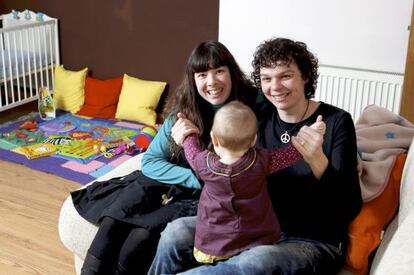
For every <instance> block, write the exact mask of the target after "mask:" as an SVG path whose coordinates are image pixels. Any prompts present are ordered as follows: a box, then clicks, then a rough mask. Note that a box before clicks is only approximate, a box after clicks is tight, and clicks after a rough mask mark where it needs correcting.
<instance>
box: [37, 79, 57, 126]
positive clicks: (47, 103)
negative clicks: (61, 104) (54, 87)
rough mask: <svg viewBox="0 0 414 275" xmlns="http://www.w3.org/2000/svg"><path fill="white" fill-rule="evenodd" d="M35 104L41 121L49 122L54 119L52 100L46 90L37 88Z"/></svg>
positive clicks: (54, 110) (54, 111) (54, 112)
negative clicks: (37, 95) (37, 93)
mask: <svg viewBox="0 0 414 275" xmlns="http://www.w3.org/2000/svg"><path fill="white" fill-rule="evenodd" d="M37 102H38V103H37V106H38V109H39V115H40V118H41V119H43V120H51V119H54V118H56V109H55V104H54V103H53V99H52V96H51V95H50V92H49V89H48V88H46V87H41V88H39V99H38V101H37Z"/></svg>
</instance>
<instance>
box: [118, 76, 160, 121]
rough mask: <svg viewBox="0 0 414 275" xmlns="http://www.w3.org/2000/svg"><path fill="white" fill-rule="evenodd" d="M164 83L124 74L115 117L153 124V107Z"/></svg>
mask: <svg viewBox="0 0 414 275" xmlns="http://www.w3.org/2000/svg"><path fill="white" fill-rule="evenodd" d="M166 85H167V83H166V82H159V81H148V80H141V79H138V78H135V77H131V76H128V75H127V74H125V75H124V80H123V84H122V90H121V94H120V96H119V102H118V107H117V109H116V114H115V117H116V118H117V119H126V120H131V121H136V122H140V123H145V124H149V125H154V124H155V122H156V117H157V113H156V112H155V108H156V107H157V105H158V101H159V100H160V97H161V94H162V92H163V91H164V89H165V86H166Z"/></svg>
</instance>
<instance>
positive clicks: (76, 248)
mask: <svg viewBox="0 0 414 275" xmlns="http://www.w3.org/2000/svg"><path fill="white" fill-rule="evenodd" d="M142 156H143V154H139V155H137V156H134V157H132V158H130V159H129V160H127V161H125V162H124V163H122V164H121V165H119V166H118V167H116V168H114V169H113V170H112V171H110V172H109V173H107V174H105V175H103V176H101V177H99V178H98V179H97V181H104V180H108V179H111V178H114V177H121V176H125V175H128V174H129V173H131V172H133V171H135V170H137V169H140V168H141V159H142ZM91 183H92V182H91ZM91 183H88V184H91ZM85 186H86V185H85ZM85 186H83V187H81V188H84V187H85ZM58 229H59V236H60V239H61V241H62V242H63V244H64V245H65V246H66V247H67V248H68V249H69V250H70V251H72V252H73V253H74V254H75V255H77V256H78V257H79V258H80V259H82V260H83V259H84V258H85V256H86V252H87V251H88V249H89V246H90V244H91V243H92V240H93V238H94V237H95V235H96V232H97V231H98V227H97V226H96V225H94V224H92V223H90V222H88V221H86V220H85V219H83V218H82V217H81V216H80V215H79V214H78V212H77V211H76V209H75V207H74V206H73V202H72V198H71V196H70V195H69V196H68V197H67V198H66V200H65V202H64V203H63V205H62V208H61V210H60V216H59V225H58Z"/></svg>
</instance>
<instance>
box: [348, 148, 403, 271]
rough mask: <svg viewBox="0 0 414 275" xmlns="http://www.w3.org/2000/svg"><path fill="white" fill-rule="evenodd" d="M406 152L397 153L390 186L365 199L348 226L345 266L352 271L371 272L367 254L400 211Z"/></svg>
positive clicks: (377, 243)
mask: <svg viewBox="0 0 414 275" xmlns="http://www.w3.org/2000/svg"><path fill="white" fill-rule="evenodd" d="M406 158H407V154H406V153H403V154H400V155H398V156H397V157H396V160H395V163H394V166H393V168H392V170H391V174H390V177H389V179H388V183H387V186H386V187H385V189H384V191H383V192H382V193H381V195H379V196H378V197H376V198H375V199H373V200H371V201H368V202H365V203H364V204H363V206H362V209H361V212H360V213H359V215H358V216H357V217H356V218H355V220H354V221H353V222H352V223H351V224H350V226H349V244H348V251H347V257H346V265H345V269H348V270H350V271H352V274H354V275H357V274H367V273H368V265H369V264H368V262H369V260H368V258H369V256H370V254H371V253H372V252H373V251H374V250H375V249H376V248H377V247H378V246H379V244H380V243H381V231H382V230H383V229H384V228H385V227H386V226H387V225H388V223H389V222H390V221H391V220H392V219H393V217H394V216H395V214H396V212H397V208H398V202H399V195H400V183H401V175H402V171H403V168H404V163H405V160H406Z"/></svg>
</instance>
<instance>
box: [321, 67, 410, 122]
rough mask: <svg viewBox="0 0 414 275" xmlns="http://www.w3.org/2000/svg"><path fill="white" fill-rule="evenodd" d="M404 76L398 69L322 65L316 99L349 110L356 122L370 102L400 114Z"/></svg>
mask: <svg viewBox="0 0 414 275" xmlns="http://www.w3.org/2000/svg"><path fill="white" fill-rule="evenodd" d="M403 80H404V75H403V74H399V73H390V72H380V71H372V70H362V69H355V68H344V67H337V66H328V65H320V66H319V79H318V88H317V89H316V93H315V99H316V100H320V101H323V102H326V103H329V104H332V105H335V106H337V107H340V108H342V109H344V110H346V111H348V112H349V113H350V114H351V115H352V118H353V119H354V121H355V122H356V121H357V120H358V118H359V116H360V115H361V112H362V111H363V109H364V108H365V107H366V106H368V105H370V104H375V105H378V106H381V107H384V108H387V109H388V110H390V111H392V112H394V113H396V114H398V113H399V111H400V98H401V93H402V84H403Z"/></svg>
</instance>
